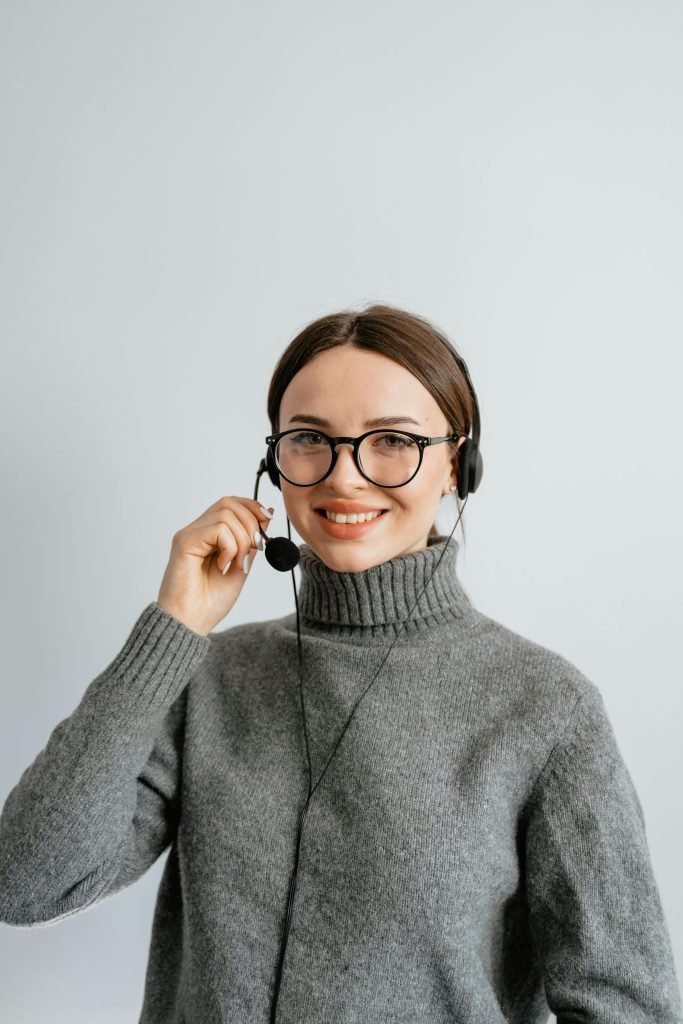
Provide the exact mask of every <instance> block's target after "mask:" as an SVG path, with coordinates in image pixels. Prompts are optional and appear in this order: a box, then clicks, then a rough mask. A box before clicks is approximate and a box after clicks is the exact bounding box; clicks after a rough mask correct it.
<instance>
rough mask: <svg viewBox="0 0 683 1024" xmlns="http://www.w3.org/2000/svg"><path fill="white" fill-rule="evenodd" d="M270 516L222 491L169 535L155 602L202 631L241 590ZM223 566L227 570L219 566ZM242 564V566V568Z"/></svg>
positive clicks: (247, 500) (225, 611)
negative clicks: (186, 524) (187, 522)
mask: <svg viewBox="0 0 683 1024" xmlns="http://www.w3.org/2000/svg"><path fill="white" fill-rule="evenodd" d="M271 516H272V510H270V514H268V512H266V510H265V509H264V508H263V506H262V505H260V504H259V503H258V501H254V500H253V499H252V498H240V497H234V496H231V497H224V498H219V499H218V501H217V502H216V503H215V504H214V505H211V506H210V507H209V508H207V510H206V512H203V513H202V515H200V516H199V518H198V519H195V520H194V522H192V523H190V524H189V525H188V526H184V527H183V528H182V529H181V530H178V532H177V533H175V534H174V535H173V541H172V543H171V556H170V558H169V560H168V565H167V566H166V572H165V573H164V578H163V579H162V581H161V587H160V589H159V596H158V597H157V604H158V605H159V607H160V608H163V609H164V611H167V612H169V614H171V615H173V617H174V618H176V619H178V620H179V621H180V622H183V623H184V624H185V625H186V626H188V627H189V628H190V629H193V630H194V631H195V632H196V633H202V634H203V635H204V636H206V635H207V634H208V633H210V632H211V630H212V629H213V628H214V626H215V625H216V624H217V623H219V622H220V621H221V619H223V618H225V616H226V615H227V614H228V612H229V611H230V609H231V608H232V606H233V605H234V604H235V601H236V600H237V598H238V597H239V595H240V593H241V592H242V587H243V586H244V583H245V580H246V578H247V572H248V570H249V567H250V565H252V564H253V560H254V558H255V557H256V553H257V551H260V550H262V545H263V543H264V541H263V538H262V537H261V536H260V533H259V525H261V526H262V527H264V528H265V527H267V526H268V523H269V522H270V519H271ZM226 567H229V568H228V569H227V572H225V573H224V572H223V570H224V569H225V568H226ZM245 570H246V571H245Z"/></svg>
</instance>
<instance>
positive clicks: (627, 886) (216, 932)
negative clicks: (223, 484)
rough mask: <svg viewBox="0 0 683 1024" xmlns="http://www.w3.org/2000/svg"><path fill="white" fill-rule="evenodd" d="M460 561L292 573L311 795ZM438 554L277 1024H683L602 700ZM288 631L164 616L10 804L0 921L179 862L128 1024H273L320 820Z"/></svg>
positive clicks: (3, 829) (323, 816)
mask: <svg viewBox="0 0 683 1024" xmlns="http://www.w3.org/2000/svg"><path fill="white" fill-rule="evenodd" d="M445 544H446V537H445V536H439V537H437V538H434V539H432V540H431V542H430V544H429V546H428V547H427V548H426V549H424V550H423V551H419V552H416V553H413V554H409V555H402V556H399V557H396V558H394V559H391V560H390V561H387V562H384V563H382V564H381V565H377V566H373V567H372V568H370V569H366V570H363V571H361V572H357V573H337V572H335V571H333V570H331V569H329V568H328V567H327V566H326V565H325V564H324V563H323V562H322V561H321V560H320V559H319V558H318V557H317V556H316V555H315V554H314V552H313V551H312V550H311V549H310V548H309V547H308V546H307V545H305V544H304V545H302V548H301V552H302V557H301V562H300V590H299V605H300V612H301V639H302V653H303V665H304V711H305V720H306V723H307V731H308V738H309V744H310V756H311V763H312V782H313V784H314V785H315V783H316V781H317V779H318V778H319V776H320V775H321V773H322V771H323V769H324V768H325V765H326V764H327V761H328V758H329V757H330V754H331V753H332V750H333V748H334V746H335V744H336V743H337V741H338V739H339V736H340V735H341V733H342V731H343V730H344V727H345V725H346V723H347V719H348V717H349V715H350V714H351V710H352V708H353V706H354V704H355V703H356V701H357V700H358V698H359V697H360V696H361V694H362V693H363V691H364V690H365V689H366V688H367V686H368V683H369V682H370V680H371V679H372V677H373V676H374V674H375V671H376V669H377V668H378V666H379V664H380V662H381V660H382V658H383V657H384V654H385V652H386V650H387V649H388V647H389V644H390V643H391V641H392V640H393V639H394V638H395V637H396V636H397V632H398V630H399V628H400V624H401V623H402V622H403V620H404V619H405V617H406V616H407V614H408V612H409V611H410V608H411V606H412V605H413V603H414V601H415V599H416V598H417V597H418V595H419V593H420V590H421V589H422V586H423V585H424V583H425V581H426V579H427V577H428V575H429V573H430V572H431V570H432V569H433V568H434V566H435V564H436V561H437V558H438V556H439V555H441V554H442V553H443V552H444V547H445ZM457 550H458V543H457V541H456V540H455V538H451V540H450V542H449V544H448V547H446V548H445V554H444V557H443V558H442V560H441V563H440V565H439V567H438V569H437V571H436V574H435V576H434V578H433V579H432V580H431V582H430V583H429V584H428V586H427V589H426V591H425V593H424V594H423V595H422V597H421V599H420V601H419V603H418V605H417V607H416V608H415V610H414V611H413V614H412V617H411V618H410V619H409V620H408V624H407V625H406V626H405V628H404V629H403V631H402V632H401V633H400V635H398V639H397V641H396V643H395V645H394V647H393V648H392V650H391V652H390V654H389V656H388V658H387V661H386V663H385V664H384V666H383V667H382V668H381V670H380V672H379V674H378V675H377V678H376V679H375V681H374V682H373V683H372V685H371V686H370V688H369V689H368V690H367V693H365V695H364V696H363V697H362V699H361V701H360V703H359V704H358V707H357V708H356V710H355V713H354V714H353V717H352V718H351V721H350V723H349V726H348V728H347V729H346V731H345V733H344V735H343V738H342V739H341V742H340V743H339V746H338V747H337V750H336V752H335V754H334V757H333V759H332V761H331V762H330V764H329V767H328V768H327V770H326V772H325V775H324V778H323V779H322V780H321V783H320V785H319V786H318V788H317V790H316V791H315V792H314V794H313V796H312V800H311V803H310V807H309V810H308V815H307V817H306V818H305V823H304V825H303V829H302V837H301V848H300V855H299V862H298V876H297V885H296V894H295V898H294V901H293V905H292V916H291V920H290V930H289V933H288V941H287V945H286V949H285V959H284V963H283V968H282V975H281V979H280V985H279V996H278V1003H277V1016H276V1020H277V1022H279V1024H399V1022H400V1024H497V1022H504V1021H508V1022H516V1024H536V1022H539V1024H540V1022H542V1021H546V1020H547V1018H548V1015H549V1008H550V1009H552V1011H553V1012H554V1013H555V1014H556V1015H557V1018H558V1021H559V1022H560V1024H646V1022H647V1024H674V1022H676V1024H681V1021H682V1020H683V1016H682V1014H681V1003H680V996H679V990H678V984H677V979H676V972H675V967H674V962H673V955H672V950H671V945H670V939H669V935H668V931H667V924H666V920H665V916H664V913H663V909H662V905H661V900H660V896H659V892H658V888H657V885H656V882H655V879H654V877H653V871H652V867H651V861H650V856H649V851H648V845H647V839H646V831H645V821H644V818H643V811H642V808H641V804H640V802H639V799H638V796H637V794H636V792H635V790H634V786H633V783H632V780H631V777H630V775H629V773H628V770H627V768H626V766H625V764H624V761H623V759H622V756H621V754H620V751H619V748H618V746H617V743H616V740H615V736H614V733H613V730H612V728H611V726H610V723H609V720H608V717H607V714H606V711H605V707H604V704H603V700H602V698H601V695H600V692H599V690H598V689H597V687H596V686H595V685H594V684H593V683H592V682H590V681H589V680H588V679H586V678H585V677H584V676H583V675H582V673H581V672H580V671H579V670H578V669H577V668H576V667H575V666H574V665H572V664H571V663H570V662H569V661H567V660H566V659H565V658H564V657H562V656H561V655H559V654H557V653H555V652H553V651H551V650H549V649H547V648H545V647H542V646H540V645H539V644H537V643H534V642H533V641H531V640H528V639H525V638H524V637H522V636H520V635H518V634H517V633H514V632H512V631H511V630H510V629H507V628H506V627H505V626H503V625H501V624H500V623H498V622H496V621H494V620H492V619H490V618H488V617H487V616H486V615H484V614H483V613H481V612H479V611H478V610H476V609H475V608H474V606H473V605H472V604H471V602H470V601H469V599H468V597H467V595H466V593H465V591H464V590H463V588H462V586H461V584H460V582H459V580H458V577H457V574H456V554H457ZM298 679H299V677H298V649H297V635H296V615H295V613H292V614H289V615H286V616H284V617H283V618H279V619H273V620H270V621H266V622H253V623H248V624H242V625H236V626H232V627H229V628H227V629H224V630H221V631H218V632H214V633H211V634H209V636H208V637H204V636H202V635H200V634H198V633H195V632H193V631H192V630H191V629H189V628H188V627H187V626H185V625H184V624H183V623H181V622H179V621H178V620H176V619H175V618H174V617H173V616H171V615H170V614H168V613H167V612H166V611H164V610H162V609H161V608H160V607H159V606H158V605H157V604H156V602H152V603H151V604H149V605H148V606H147V607H146V608H145V609H144V610H143V611H142V612H141V614H140V616H139V618H138V619H137V621H136V622H135V624H134V626H133V628H132V630H131V632H130V635H129V636H128V639H127V640H126V642H125V644H124V645H123V648H122V649H121V651H120V652H119V654H118V655H117V656H116V657H115V658H114V660H113V661H112V662H111V664H110V665H109V666H108V667H107V668H106V669H105V670H104V671H103V672H102V673H101V674H100V675H99V676H97V677H96V678H95V679H94V680H93V681H92V682H91V683H90V685H89V686H88V687H87V689H86V691H85V693H84V695H83V697H82V699H81V701H80V703H79V704H78V706H77V707H76V709H75V710H74V711H73V713H72V714H71V715H70V716H69V717H68V718H66V719H64V720H63V721H62V722H60V723H59V724H58V725H57V726H56V728H55V729H54V730H53V732H52V734H51V736H50V738H49V740H48V742H47V745H46V746H45V748H44V749H43V750H42V751H41V753H39V754H38V756H37V757H36V758H35V760H34V761H33V763H32V764H31V765H30V766H29V767H28V768H27V769H26V770H25V771H24V772H23V774H22V775H21V777H20V779H19V781H18V782H17V783H16V785H15V787H14V788H13V789H12V790H11V792H10V793H9V795H8V797H7V799H6V802H5V804H4V807H3V810H2V816H1V818H0V920H2V921H3V922H5V923H6V924H9V925H14V926H19V927H35V926H39V925H45V924H48V923H55V922H58V921H60V920H62V919H64V918H65V917H69V916H71V915H73V914H78V913H80V912H82V911H83V910H85V909H86V908H88V907H92V906H93V905H95V904H97V902H98V901H100V900H103V899H105V898H109V897H110V896H113V895H114V894H115V893H117V892H118V891H120V890H121V889H123V888H124V887H126V886H129V885H132V884H133V883H134V882H135V881H136V879H138V878H139V877H140V876H141V875H142V874H143V873H144V872H145V871H146V870H147V869H148V868H149V867H150V865H151V864H152V863H153V862H154V861H155V860H156V859H157V858H158V857H159V856H160V855H161V854H162V853H164V852H165V851H167V850H168V856H167V858H166V862H165V866H164V871H163V876H162V880H161V884H160V887H159V892H158V898H157V905H156V911H155V914H154V920H153V924H152V930H151V944H150V953H149V962H148V965H147V973H146V982H145V992H144V1000H143V1005H142V1008H141V1015H140V1018H139V1021H140V1024H222V1022H225V1024H228V1022H230V1024H267V1022H269V1021H270V1020H271V1004H272V1002H273V993H274V990H275V984H276V973H277V965H278V960H279V954H280V946H281V941H282V937H283V932H284V928H285V920H286V917H287V911H288V906H287V903H288V893H289V887H290V880H291V877H292V873H293V869H294V861H295V851H296V840H297V826H298V821H299V816H300V812H301V809H302V806H303V804H304V802H305V800H306V796H307V794H308V785H309V782H308V760H307V752H306V744H305V737H304V732H303V720H302V710H301V702H300V696H299V681H298Z"/></svg>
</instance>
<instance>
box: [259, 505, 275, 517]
mask: <svg viewBox="0 0 683 1024" xmlns="http://www.w3.org/2000/svg"><path fill="white" fill-rule="evenodd" d="M259 508H260V509H261V511H262V512H263V514H264V516H268V518H269V519H272V518H273V516H274V515H275V509H274V508H264V507H263V505H259Z"/></svg>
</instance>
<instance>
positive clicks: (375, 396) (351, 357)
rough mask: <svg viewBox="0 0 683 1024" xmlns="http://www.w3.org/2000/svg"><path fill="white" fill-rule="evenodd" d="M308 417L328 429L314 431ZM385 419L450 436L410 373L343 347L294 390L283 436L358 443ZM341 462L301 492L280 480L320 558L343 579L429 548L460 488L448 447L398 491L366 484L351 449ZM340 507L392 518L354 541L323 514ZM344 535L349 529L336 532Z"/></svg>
mask: <svg viewBox="0 0 683 1024" xmlns="http://www.w3.org/2000/svg"><path fill="white" fill-rule="evenodd" d="M308 416H315V417H319V418H320V420H322V421H324V422H317V423H312V422H311V421H310V420H308ZM380 416H385V417H392V418H393V417H396V423H391V425H390V426H391V427H394V428H395V429H397V430H407V431H410V432H412V433H416V434H424V435H425V436H427V437H443V436H444V435H445V434H448V433H449V432H450V431H449V428H448V423H447V421H446V418H445V416H444V414H443V413H442V411H441V409H440V408H439V406H438V405H437V403H436V402H435V400H434V399H433V398H432V396H431V394H430V393H429V391H427V389H426V388H425V387H424V386H423V385H422V384H421V383H420V381H419V380H418V379H417V378H416V377H414V376H413V375H412V373H410V371H409V370H406V369H405V367H403V366H401V365H400V364H399V363H396V362H394V360H393V359H389V358H387V357H386V356H384V355H381V354H380V353H378V352H370V351H368V350H366V349H359V348H355V347H354V346H352V345H339V346H337V347H336V348H332V349H328V350H327V351H326V352H321V353H320V355H317V356H315V358H314V359H312V360H310V362H308V363H307V364H306V365H305V366H304V367H302V369H301V370H299V372H298V373H297V374H295V376H294V377H293V378H292V380H291V381H290V382H289V385H288V386H287V389H286V391H285V393H284V395H283V396H282V401H281V403H280V417H279V429H280V430H289V429H290V428H292V427H301V428H302V429H304V428H309V429H311V430H315V429H320V430H322V431H324V432H325V433H326V434H329V435H331V436H332V437H335V436H344V437H357V436H358V435H359V434H363V433H365V432H366V431H367V430H371V429H373V428H372V427H371V426H368V425H367V424H368V421H369V420H374V419H377V418H378V417H380ZM408 417H409V418H410V419H408ZM413 421H414V422H413ZM387 426H389V424H387ZM463 440H464V438H460V439H459V444H460V443H462V441H463ZM337 454H338V458H337V463H336V465H335V467H334V469H333V470H332V472H331V473H330V474H329V476H328V477H326V479H325V480H322V481H321V482H320V483H318V484H313V485H312V486H310V487H297V486H295V485H294V484H290V483H289V481H287V480H285V479H284V478H283V477H280V484H281V487H282V495H283V498H284V502H285V508H286V510H287V515H288V516H289V518H290V520H291V522H292V524H293V526H294V528H295V529H296V531H297V533H298V534H299V536H300V537H301V538H302V539H303V540H304V541H305V542H306V543H307V544H308V545H309V546H310V547H311V548H312V549H313V551H314V552H315V553H316V554H317V555H318V557H319V558H320V559H321V560H322V561H323V562H324V563H325V564H326V565H327V566H329V568H331V569H334V570H336V571H337V572H359V571H360V570H362V569H367V568H370V567H371V566H373V565H379V564H380V563H381V562H385V561H388V560H389V559H390V558H395V557H396V556H398V555H405V554H409V553H410V552H412V551H421V550H422V549H423V548H426V546H427V538H428V535H429V529H430V527H431V525H432V523H433V522H434V518H435V515H436V511H437V509H438V506H439V502H440V499H441V496H442V495H443V494H447V493H448V492H449V488H450V486H451V485H452V484H454V483H455V482H456V476H455V469H454V467H453V464H452V462H451V452H450V450H449V445H448V443H447V442H443V443H441V444H437V445H429V446H427V447H426V448H425V449H424V456H423V459H422V465H421V466H420V469H419V472H418V473H417V475H416V476H415V477H414V478H413V479H412V480H411V481H410V482H409V483H407V484H405V485H404V486H403V487H393V488H392V487H389V488H382V487H379V486H377V485H376V484H373V483H370V481H369V480H366V479H365V477H364V476H363V475H362V474H361V473H360V472H359V471H358V469H357V468H356V465H355V463H354V461H353V449H352V447H351V445H347V444H342V445H340V446H339V447H338V449H337ZM337 501H345V502H354V503H357V504H358V506H359V510H360V508H362V509H363V510H370V509H384V510H385V511H384V513H383V515H381V516H380V517H379V519H378V520H377V521H376V522H375V523H374V524H373V525H371V526H370V528H369V529H366V528H363V532H362V533H360V534H359V535H357V536H353V535H352V534H353V531H350V535H349V536H348V537H346V536H332V535H331V533H330V532H328V530H326V528H325V517H324V513H323V514H320V513H319V512H317V511H316V509H318V508H320V506H321V505H326V506H327V505H329V504H330V503H334V502H337ZM350 511H351V510H350ZM345 532H346V529H345V528H344V527H341V528H339V527H338V528H337V529H336V533H338V534H344V533H345Z"/></svg>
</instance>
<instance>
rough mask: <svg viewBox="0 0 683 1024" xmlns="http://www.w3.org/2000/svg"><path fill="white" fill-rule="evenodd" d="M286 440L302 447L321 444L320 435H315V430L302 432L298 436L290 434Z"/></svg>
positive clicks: (321, 438)
mask: <svg viewBox="0 0 683 1024" xmlns="http://www.w3.org/2000/svg"><path fill="white" fill-rule="evenodd" d="M288 440H289V441H291V442H293V443H295V444H300V445H302V446H303V445H309V444H321V443H323V437H322V435H321V434H318V433H316V432H315V430H302V431H300V432H299V433H298V434H290V435H289V438H288Z"/></svg>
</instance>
